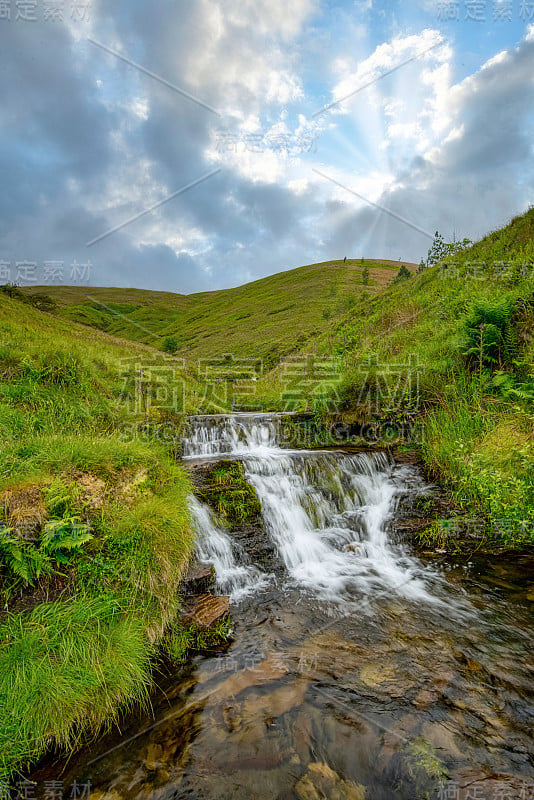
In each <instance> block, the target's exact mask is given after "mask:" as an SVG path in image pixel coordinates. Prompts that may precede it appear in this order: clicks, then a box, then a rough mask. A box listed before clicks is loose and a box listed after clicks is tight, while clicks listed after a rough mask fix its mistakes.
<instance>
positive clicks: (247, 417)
mask: <svg viewBox="0 0 534 800" xmlns="http://www.w3.org/2000/svg"><path fill="white" fill-rule="evenodd" d="M277 431H278V417H277V416H276V415H273V414H239V415H235V416H227V415H224V414H220V415H219V414H213V415H209V416H202V417H190V418H189V424H188V428H187V429H186V432H185V436H184V438H183V454H184V458H203V457H204V458H205V457H206V456H225V455H245V454H247V453H251V452H254V451H255V452H257V453H262V452H267V451H268V450H269V449H271V448H273V447H276V441H277Z"/></svg>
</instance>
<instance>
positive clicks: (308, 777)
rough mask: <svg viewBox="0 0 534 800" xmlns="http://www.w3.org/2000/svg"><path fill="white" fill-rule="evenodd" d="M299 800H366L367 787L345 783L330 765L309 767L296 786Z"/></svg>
mask: <svg viewBox="0 0 534 800" xmlns="http://www.w3.org/2000/svg"><path fill="white" fill-rule="evenodd" d="M295 793H296V795H297V797H298V798H299V800H365V794H366V791H365V787H364V786H362V785H361V784H359V783H353V782H352V781H345V780H343V779H342V778H340V777H339V775H338V774H337V772H334V770H333V769H331V768H330V767H329V766H328V764H324V763H323V762H321V761H318V762H315V763H312V764H309V765H308V771H307V772H306V774H305V775H303V777H302V778H301V779H300V780H299V781H297V783H296V784H295Z"/></svg>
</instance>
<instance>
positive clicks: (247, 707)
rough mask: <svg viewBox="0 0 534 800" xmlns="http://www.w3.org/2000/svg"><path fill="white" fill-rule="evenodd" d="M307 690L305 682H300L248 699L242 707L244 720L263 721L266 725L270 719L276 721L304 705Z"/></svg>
mask: <svg viewBox="0 0 534 800" xmlns="http://www.w3.org/2000/svg"><path fill="white" fill-rule="evenodd" d="M306 689H307V685H306V684H305V683H304V681H299V682H294V683H290V684H288V685H286V686H281V687H280V688H279V689H275V690H274V691H271V692H269V693H267V694H262V695H252V696H250V697H247V698H246V700H244V702H243V706H242V714H243V718H244V719H245V720H251V719H262V720H263V721H264V722H265V723H266V724H267V722H268V720H269V719H272V720H276V719H277V718H278V717H281V716H282V714H286V713H287V712H288V711H291V709H293V708H295V706H300V705H301V704H302V701H303V700H304V695H305V694H306Z"/></svg>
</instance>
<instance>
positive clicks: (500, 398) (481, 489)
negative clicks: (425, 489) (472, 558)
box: [256, 209, 534, 547]
mask: <svg viewBox="0 0 534 800" xmlns="http://www.w3.org/2000/svg"><path fill="white" fill-rule="evenodd" d="M310 359H311V361H310ZM292 361H293V363H294V364H300V365H301V368H300V372H299V370H298V369H295V370H294V373H295V376H294V377H291V373H290V371H289V370H288V369H287V364H281V365H280V366H279V367H278V368H277V369H275V370H273V371H272V372H271V373H270V374H267V375H265V376H264V377H263V379H262V380H261V381H259V382H258V385H257V387H256V401H257V402H258V404H260V405H264V406H266V407H277V408H285V409H286V410H288V409H289V408H292V409H293V410H304V409H315V410H316V412H317V414H318V416H319V417H321V416H323V417H324V418H327V415H328V414H330V415H334V417H335V418H337V419H340V420H342V421H344V422H345V423H346V424H347V425H353V427H354V429H355V430H357V429H358V426H361V425H365V423H369V422H372V423H374V424H375V428H374V430H378V431H379V432H380V431H381V432H382V434H380V435H379V436H378V440H377V441H376V444H378V445H379V446H380V445H382V446H383V445H384V444H388V438H387V436H386V438H384V431H389V432H390V435H391V436H392V439H393V440H396V439H397V438H398V437H397V436H396V432H398V433H399V435H400V440H401V441H402V440H403V438H407V439H408V441H409V444H410V445H412V446H413V447H414V448H415V449H416V451H417V452H418V453H420V455H421V456H422V458H423V460H424V462H425V463H426V465H427V466H428V468H429V469H430V470H431V471H432V472H433V473H434V475H435V476H436V477H437V478H438V479H440V480H441V481H442V482H444V483H445V484H446V485H447V486H448V487H449V489H450V491H451V494H452V496H453V498H454V499H455V501H456V502H457V503H458V506H459V509H460V513H462V514H464V515H467V516H469V517H470V518H471V519H473V520H476V521H478V522H479V523H481V524H482V525H483V526H485V527H486V529H490V530H492V531H493V532H494V533H495V537H496V540H497V542H500V543H501V544H502V545H504V546H516V545H517V546H520V547H521V546H524V545H525V544H526V543H527V542H529V543H534V209H530V210H529V211H528V212H527V213H525V214H524V215H522V216H520V217H517V218H516V219H514V220H512V222H511V223H510V224H509V225H507V226H506V227H505V228H503V229H502V230H500V231H496V232H494V233H491V234H489V235H488V236H486V237H485V238H484V239H483V240H481V241H480V242H479V243H476V244H475V245H473V246H472V247H469V248H467V249H465V250H463V251H462V252H460V253H459V254H458V255H457V256H456V257H455V258H454V259H453V260H452V261H451V262H449V263H445V264H438V265H435V266H433V267H431V268H429V269H425V270H423V271H422V272H419V273H417V274H416V275H413V276H412V277H410V278H407V279H406V280H403V281H400V282H398V283H396V284H394V285H391V286H389V287H387V288H386V289H385V290H384V291H383V292H381V293H380V294H379V295H376V296H375V297H373V298H369V299H368V300H366V301H364V302H362V301H359V302H358V303H357V304H356V305H355V306H354V307H353V308H351V309H350V311H348V312H347V313H346V314H345V315H344V316H343V317H342V318H339V319H335V320H331V321H330V322H329V324H328V326H327V329H326V330H325V331H324V332H323V333H322V334H321V335H320V336H318V337H317V338H316V340H315V341H314V343H313V348H310V347H309V346H308V347H307V346H304V348H302V350H301V351H300V353H299V354H293V357H292ZM308 363H312V364H314V365H315V379H313V377H312V376H311V375H310V372H311V371H312V370H311V369H309V370H308V374H306V371H305V370H304V368H303V366H302V365H306V364H308ZM322 365H330V368H324V369H322V370H321V366H322ZM321 372H323V373H325V374H323V375H321ZM406 433H407V434H408V435H407V437H405V436H404V434H406ZM436 535H437V536H438V539H439V541H440V542H441V544H442V545H443V546H452V547H454V546H455V543H454V541H452V542H446V541H445V540H444V538H443V536H444V533H443V531H436Z"/></svg>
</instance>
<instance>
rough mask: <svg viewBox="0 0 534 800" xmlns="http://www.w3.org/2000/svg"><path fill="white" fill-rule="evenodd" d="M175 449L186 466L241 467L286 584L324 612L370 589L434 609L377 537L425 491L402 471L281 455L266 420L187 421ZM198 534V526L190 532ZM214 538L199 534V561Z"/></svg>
mask: <svg viewBox="0 0 534 800" xmlns="http://www.w3.org/2000/svg"><path fill="white" fill-rule="evenodd" d="M184 446H185V452H186V453H187V457H189V458H199V457H200V458H202V457H213V456H215V455H223V454H224V455H225V456H231V457H238V458H240V460H242V461H243V464H244V467H245V474H246V477H247V479H248V480H249V482H250V483H251V485H252V486H253V487H254V488H255V490H256V493H257V495H258V497H259V499H260V501H261V504H262V509H263V518H264V523H265V528H266V531H267V533H268V535H269V536H270V537H271V538H272V540H273V543H274V545H275V547H276V550H277V552H278V553H279V555H280V557H281V559H282V561H283V563H284V565H285V567H286V569H287V572H288V574H289V577H290V579H291V580H292V581H294V582H296V583H297V584H298V585H300V586H301V587H303V588H305V589H306V590H309V591H312V592H315V593H317V594H318V595H319V596H321V597H323V598H324V599H327V600H329V601H334V602H339V601H345V602H346V601H350V600H354V601H357V602H360V601H361V598H362V595H364V596H366V595H370V594H371V593H373V592H374V593H375V594H376V590H377V589H378V590H389V591H392V592H395V591H396V592H398V593H400V594H402V595H404V596H405V597H407V598H410V599H413V600H425V601H427V602H437V600H436V598H435V596H434V595H433V594H431V593H430V591H429V590H428V589H427V586H426V580H425V578H424V577H423V570H422V569H421V568H420V566H419V563H418V562H417V561H416V560H415V559H413V558H411V557H410V556H408V555H407V554H406V552H404V551H403V549H402V548H401V547H398V546H393V545H392V544H391V543H390V541H389V538H388V534H387V525H388V522H389V520H390V518H391V516H392V514H393V512H394V510H395V507H396V504H397V502H398V499H399V497H400V496H402V495H403V494H406V493H407V492H408V491H414V488H415V490H416V491H419V492H421V491H424V489H425V487H424V486H423V484H422V482H421V481H420V480H419V481H418V485H417V481H415V475H414V472H413V470H411V469H410V468H409V467H405V466H397V465H394V464H393V463H392V462H391V461H390V459H388V457H387V456H386V455H385V454H383V453H378V454H368V453H363V454H359V455H338V454H336V453H333V452H325V451H322V452H313V453H312V452H303V451H291V450H284V449H281V448H279V447H278V446H277V418H276V417H272V416H269V415H251V414H247V415H236V416H219V417H197V418H192V420H191V421H190V432H189V437H188V438H187V439H186V441H185V445H184ZM208 524H209V523H207V522H206V521H205V520H202V521H201V523H200V524H199V529H202V528H207V527H208ZM223 535H224V536H225V537H226V539H228V542H227V543H226V544H225V547H226V548H227V549H228V548H229V547H230V540H229V538H228V536H227V534H223ZM220 537H221V533H220V532H219V533H218V534H217V535H214V534H213V532H212V533H211V534H203V536H202V540H201V541H202V542H204V544H203V545H202V546H203V547H204V552H205V551H206V548H207V547H208V544H207V542H208V541H209V540H210V539H212V540H213V542H214V544H213V545H210V546H212V547H219V546H220V541H221V538H220ZM205 557H206V558H207V559H208V560H211V561H214V559H215V558H220V557H219V556H218V555H217V554H215V556H212V557H211V558H208V556H205ZM220 569H221V570H222V572H223V574H228V575H230V574H232V570H236V569H239V568H238V567H237V566H234V565H232V566H230V565H229V563H228V562H225V563H224V564H222V563H221V565H220ZM427 575H428V571H427V573H425V577H426V576H427ZM247 585H248V586H249V587H250V586H252V585H253V582H252V583H251V582H249V584H247Z"/></svg>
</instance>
